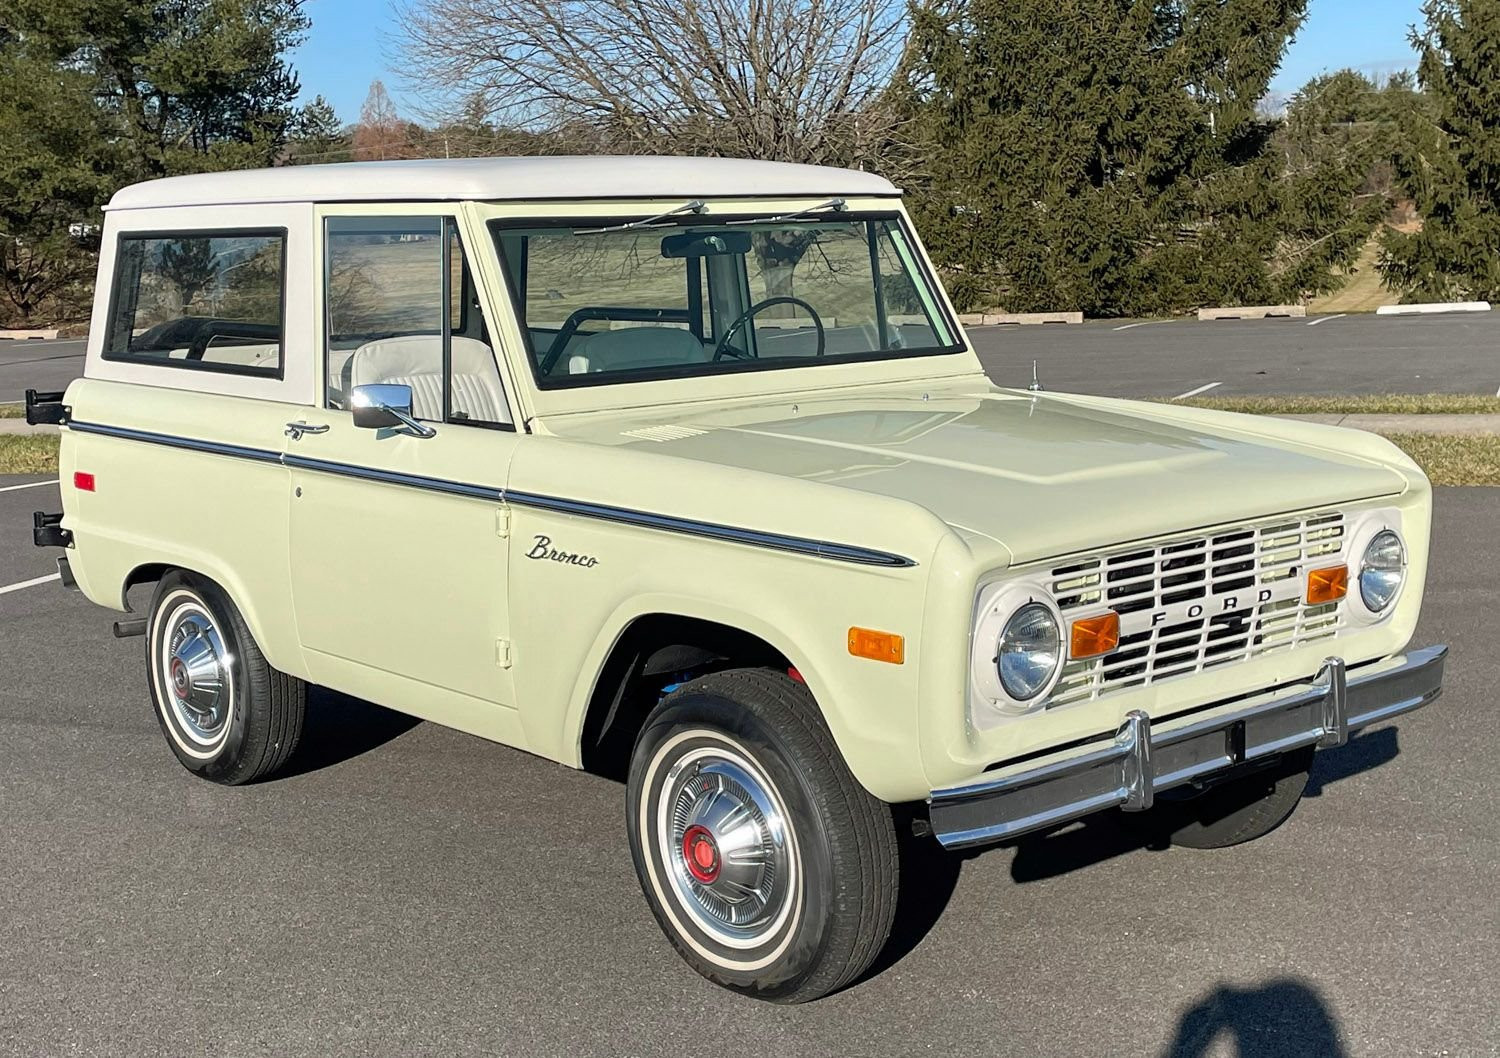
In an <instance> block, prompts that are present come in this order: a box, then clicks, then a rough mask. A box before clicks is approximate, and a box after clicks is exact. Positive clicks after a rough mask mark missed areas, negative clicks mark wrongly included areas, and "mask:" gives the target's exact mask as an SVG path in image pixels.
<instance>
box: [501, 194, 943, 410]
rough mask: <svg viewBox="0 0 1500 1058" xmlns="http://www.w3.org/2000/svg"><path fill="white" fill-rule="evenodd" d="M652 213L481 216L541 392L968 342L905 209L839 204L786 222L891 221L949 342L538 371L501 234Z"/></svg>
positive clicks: (691, 222) (704, 220)
mask: <svg viewBox="0 0 1500 1058" xmlns="http://www.w3.org/2000/svg"><path fill="white" fill-rule="evenodd" d="M652 216H653V214H652V213H649V212H636V211H631V212H626V213H605V214H598V213H592V214H591V213H580V214H558V215H549V216H546V217H537V216H513V215H512V216H499V217H494V216H492V217H487V218H485V220H484V226H485V231H486V233H487V235H488V238H489V243H490V249H491V252H492V253H493V254H494V260H495V262H496V264H497V265H498V267H499V270H500V274H501V276H502V278H503V279H504V282H505V294H506V296H507V297H508V298H509V299H510V306H509V307H510V310H511V313H512V315H513V318H514V319H515V321H516V323H517V329H518V330H519V332H520V339H521V343H522V355H523V356H524V358H525V360H526V364H527V366H528V369H529V371H530V373H531V378H532V382H533V384H534V385H535V386H536V387H537V389H538V390H539V391H541V392H544V393H556V392H559V391H568V390H581V389H602V388H613V387H617V386H630V385H636V384H638V383H644V382H677V381H689V382H698V383H702V382H704V381H705V380H708V379H714V378H719V377H721V376H732V375H746V374H763V373H766V372H778V373H779V372H788V371H798V370H807V369H814V368H825V369H828V368H837V367H848V366H850V365H858V364H863V363H881V364H887V363H893V362H900V361H912V360H923V359H927V358H930V357H942V356H952V355H954V354H956V353H964V352H967V351H968V349H969V346H968V345H967V343H966V341H965V339H964V335H963V331H962V329H961V328H960V327H959V325H958V320H957V319H956V317H955V316H954V313H953V311H952V308H951V306H950V305H949V303H948V299H947V293H946V291H945V290H944V288H943V286H942V284H941V283H940V282H939V281H938V279H937V277H936V275H934V274H933V271H932V267H931V263H930V262H929V261H928V259H927V254H926V253H925V252H924V251H923V249H922V244H921V241H920V240H919V239H918V238H917V235H916V232H915V231H914V230H913V229H912V227H911V224H910V221H909V219H908V217H907V216H906V214H905V212H904V211H902V210H901V209H899V208H891V207H887V208H874V209H871V208H852V209H846V210H842V211H839V212H829V213H827V214H810V215H798V216H797V217H796V218H795V221H793V220H792V219H791V218H787V220H786V222H787V223H788V224H791V223H809V224H816V223H818V222H819V221H825V222H826V221H828V220H835V219H836V220H838V221H840V222H848V223H867V222H870V221H876V222H880V223H885V224H888V225H890V226H891V227H892V228H893V229H895V230H896V231H898V232H899V233H900V237H901V238H902V239H903V240H904V242H905V247H906V250H907V255H908V256H909V257H910V261H911V264H912V265H913V266H914V269H915V271H914V274H913V275H912V277H911V278H912V280H913V282H920V283H925V284H926V286H927V294H928V298H927V300H928V301H929V302H930V304H931V306H932V308H933V310H934V311H935V312H936V313H937V316H938V319H936V320H934V321H933V322H934V323H936V324H938V325H939V326H940V327H941V328H943V329H946V331H947V333H948V334H949V335H950V336H951V337H952V341H951V343H950V344H948V345H937V346H930V347H923V348H919V349H875V350H870V351H868V352H862V353H836V354H832V355H828V356H820V357H817V358H812V359H809V358H802V357H777V358H768V359H765V360H761V359H750V360H741V359H733V360H724V361H718V362H713V361H709V362H706V363H704V364H702V365H692V366H688V367H687V368H684V367H679V366H672V367H665V368H662V367H656V368H643V369H635V370H624V371H616V372H607V373H599V374H579V375H555V374H543V373H542V371H541V363H542V356H543V354H544V352H545V351H539V350H538V349H537V348H536V347H535V344H534V343H533V341H532V338H531V333H530V330H529V328H528V327H527V326H526V305H525V297H524V295H523V293H522V291H521V290H520V287H519V285H518V284H517V282H516V277H515V276H514V275H513V274H512V269H511V266H510V261H509V260H508V259H507V255H506V254H505V252H504V251H503V250H502V248H501V245H500V236H501V235H502V234H503V233H504V232H506V231H514V230H517V229H523V230H535V229H538V228H587V229H599V228H608V227H612V226H616V225H624V224H630V223H631V222H633V221H634V222H638V221H640V220H642V219H646V218H650V217H652ZM785 216H786V211H785V210H784V209H780V208H777V207H774V206H768V208H765V209H761V210H753V211H747V210H744V209H737V210H735V211H733V212H724V213H720V212H718V211H714V212H713V213H711V214H709V215H707V216H702V215H699V216H691V215H690V216H683V217H681V218H676V217H674V218H671V219H670V220H663V221H662V222H661V223H652V224H645V225H640V226H639V227H637V228H635V229H634V230H635V231H636V232H639V233H646V232H655V231H660V232H663V233H667V232H670V231H671V230H679V231H685V230H687V229H688V228H690V227H694V226H707V225H718V224H728V223H736V224H740V223H747V222H755V221H775V220H777V218H778V217H785Z"/></svg>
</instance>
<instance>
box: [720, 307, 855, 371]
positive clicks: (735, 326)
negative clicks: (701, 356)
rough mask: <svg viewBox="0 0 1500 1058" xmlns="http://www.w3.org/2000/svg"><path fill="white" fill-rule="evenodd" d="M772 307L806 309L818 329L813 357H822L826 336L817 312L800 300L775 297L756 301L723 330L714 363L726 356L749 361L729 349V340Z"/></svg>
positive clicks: (737, 351) (739, 353)
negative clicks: (795, 306) (756, 315)
mask: <svg viewBox="0 0 1500 1058" xmlns="http://www.w3.org/2000/svg"><path fill="white" fill-rule="evenodd" d="M772 305H801V306H802V307H803V308H804V309H806V310H807V314H808V315H809V316H811V317H812V321H813V325H814V326H816V327H817V328H818V351H817V352H816V353H814V354H813V355H814V356H822V355H823V350H824V348H825V347H826V345H827V339H828V334H827V332H825V331H824V330H823V320H822V319H821V318H820V317H819V316H818V310H817V309H815V308H813V307H812V306H811V305H809V304H808V303H807V302H805V301H803V300H802V299H801V298H793V297H775V298H766V300H764V301H757V302H756V303H755V304H754V305H751V306H750V307H749V308H748V309H746V310H745V311H744V312H742V313H740V314H739V315H738V316H736V317H735V318H734V322H733V323H731V324H730V325H729V326H728V327H725V328H724V337H722V338H720V339H719V344H718V345H716V346H714V362H715V363H718V362H719V361H720V360H722V359H724V357H726V356H733V357H735V358H737V359H740V360H748V359H750V357H749V355H748V354H746V353H742V352H740V351H739V350H738V349H731V348H730V347H729V340H730V339H731V338H733V337H734V335H735V332H736V331H738V330H739V329H740V328H741V327H743V326H744V325H745V324H747V323H749V322H750V321H751V320H752V319H754V318H755V314H756V313H757V312H759V311H760V310H761V309H768V308H770V307H771V306H772Z"/></svg>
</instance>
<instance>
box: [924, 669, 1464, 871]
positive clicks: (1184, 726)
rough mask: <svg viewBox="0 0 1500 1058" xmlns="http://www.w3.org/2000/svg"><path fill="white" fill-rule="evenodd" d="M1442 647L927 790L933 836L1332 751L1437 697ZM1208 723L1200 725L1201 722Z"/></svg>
mask: <svg viewBox="0 0 1500 1058" xmlns="http://www.w3.org/2000/svg"><path fill="white" fill-rule="evenodd" d="M1447 656H1448V648H1447V647H1445V646H1437V647H1427V648H1426V649H1424V650H1418V651H1413V652H1412V653H1410V654H1408V655H1406V656H1405V657H1398V658H1392V659H1388V660H1386V661H1384V662H1379V663H1377V664H1374V665H1371V666H1369V667H1367V668H1361V669H1359V670H1358V671H1356V672H1355V673H1353V674H1352V675H1351V674H1348V673H1346V671H1345V666H1344V660H1343V659H1342V658H1329V659H1327V660H1326V661H1325V662H1324V663H1323V668H1322V670H1321V671H1320V672H1319V673H1318V676H1317V677H1316V679H1315V680H1314V681H1313V682H1312V683H1310V684H1308V685H1306V686H1305V687H1303V688H1300V689H1291V690H1286V691H1283V692H1282V693H1280V694H1278V695H1275V696H1269V697H1268V699H1267V700H1259V701H1252V702H1250V703H1248V704H1243V705H1239V706H1238V707H1236V705H1224V706H1219V707H1217V708H1215V707H1213V706H1210V707H1208V709H1206V710H1197V711H1195V712H1194V713H1193V714H1191V715H1188V716H1181V717H1176V718H1173V719H1170V720H1167V721H1164V722H1161V723H1159V724H1158V725H1157V726H1156V728H1155V729H1154V730H1153V727H1152V723H1151V719H1150V718H1149V717H1148V716H1147V715H1146V714H1145V713H1143V712H1139V711H1136V712H1132V713H1130V714H1129V715H1128V716H1127V718H1126V720H1125V723H1124V725H1123V726H1122V727H1121V728H1120V730H1119V731H1118V732H1116V734H1115V736H1114V738H1113V739H1112V740H1111V741H1108V742H1104V743H1102V744H1101V743H1100V742H1098V741H1094V742H1091V743H1089V744H1087V745H1084V746H1082V747H1080V748H1077V749H1075V750H1072V751H1069V752H1068V753H1066V754H1064V755H1057V756H1053V757H1050V758H1043V759H1042V760H1041V761H1028V762H1026V763H1025V764H1022V765H1019V766H1016V767H1014V768H1005V769H1001V770H1000V771H998V772H997V773H996V775H995V777H994V778H993V779H989V780H986V781H982V782H977V783H970V784H968V785H965V786H955V787H950V788H948V789H943V790H934V791H933V792H932V796H931V797H930V798H928V806H929V809H928V812H929V818H930V820H931V823H932V829H933V833H934V834H935V835H936V836H937V839H938V840H939V841H940V842H942V843H943V845H944V846H945V847H947V848H961V847H963V846H965V845H980V844H984V843H986V842H992V841H1001V840H1003V839H1006V838H1012V837H1015V836H1016V835H1018V834H1024V833H1026V832H1027V831H1030V830H1038V829H1040V828H1042V827H1049V826H1055V825H1056V824H1058V823H1063V822H1066V821H1067V820H1070V819H1076V818H1078V817H1079V816H1084V815H1088V814H1089V813H1091V812H1098V811H1100V810H1102V809H1105V808H1113V807H1116V806H1118V807H1120V808H1123V809H1125V810H1126V811H1143V810H1145V809H1147V808H1150V807H1151V804H1152V800H1153V798H1154V797H1155V795H1156V793H1157V792H1158V791H1161V790H1170V789H1171V788H1172V787H1174V786H1181V785H1183V784H1184V783H1189V782H1193V781H1195V780H1208V781H1212V780H1211V777H1212V776H1213V774H1214V773H1215V772H1222V771H1224V770H1225V769H1227V768H1232V767H1235V766H1236V765H1240V764H1245V763H1250V762H1254V761H1256V760H1261V759H1264V758H1267V757H1271V756H1274V755H1275V754H1278V753H1285V752H1286V751H1287V750H1292V749H1297V748H1299V747H1301V746H1312V745H1317V746H1341V745H1343V744H1344V743H1345V742H1346V741H1347V740H1348V738H1349V732H1351V731H1357V730H1358V729H1360V728H1362V727H1365V726H1366V725H1368V724H1373V723H1376V722H1378V721H1381V720H1388V719H1390V718H1391V717H1393V716H1400V715H1401V714H1402V713H1409V712H1411V711H1412V710H1413V709H1420V708H1421V707H1422V706H1424V705H1426V704H1427V703H1428V702H1431V701H1432V700H1433V699H1435V698H1437V696H1438V695H1439V694H1440V693H1442V689H1443V662H1444V660H1445V659H1446V658H1447ZM1205 713H1208V715H1204V714H1205Z"/></svg>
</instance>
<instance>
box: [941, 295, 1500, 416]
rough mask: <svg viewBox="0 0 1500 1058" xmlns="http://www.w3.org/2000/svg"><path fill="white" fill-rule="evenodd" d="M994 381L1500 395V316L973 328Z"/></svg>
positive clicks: (1105, 387)
mask: <svg viewBox="0 0 1500 1058" xmlns="http://www.w3.org/2000/svg"><path fill="white" fill-rule="evenodd" d="M969 335H970V337H971V338H972V339H973V341H974V345H975V348H976V349H977V350H978V352H979V357H980V359H981V360H982V361H983V362H984V366H985V370H987V371H988V372H989V375H990V378H992V379H993V380H994V381H995V382H996V383H997V384H999V385H1002V386H1024V385H1025V384H1026V383H1027V382H1029V381H1030V379H1031V362H1032V360H1033V359H1034V360H1036V361H1037V372H1038V374H1039V375H1040V376H1041V381H1042V384H1043V385H1044V386H1046V387H1047V388H1048V389H1057V390H1069V391H1074V392H1081V393H1098V394H1103V395H1105V396H1112V397H1176V396H1180V395H1183V394H1186V393H1191V392H1194V391H1198V392H1202V393H1204V394H1209V393H1212V394H1214V395H1216V396H1244V395H1247V394H1254V393H1482V394H1487V395H1490V396H1493V395H1495V394H1496V392H1497V391H1500V313H1495V312H1485V313H1475V314H1461V315H1436V316H1373V315H1357V316H1308V317H1307V318H1306V319H1267V320H1218V321H1215V322H1212V323H1200V322H1198V321H1197V320H1174V321H1154V322H1153V321H1142V320H1135V321H1126V320H1099V321H1093V322H1089V323H1085V324H1083V325H1081V326H1079V325H1062V324H1048V325H1046V326H1026V327H1018V326H1009V327H978V328H970V330H969Z"/></svg>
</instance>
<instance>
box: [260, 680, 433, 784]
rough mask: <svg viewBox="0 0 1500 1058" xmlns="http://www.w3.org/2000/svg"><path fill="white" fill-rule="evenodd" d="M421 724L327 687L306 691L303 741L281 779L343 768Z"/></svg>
mask: <svg viewBox="0 0 1500 1058" xmlns="http://www.w3.org/2000/svg"><path fill="white" fill-rule="evenodd" d="M421 722H422V721H420V720H418V719H417V718H416V717H414V716H407V715H406V714H405V713H398V712H395V711H393V710H391V709H386V708H384V707H382V706H379V705H372V704H371V703H369V702H366V701H361V700H360V699H358V698H351V697H350V696H349V695H347V694H340V693H339V692H338V691H331V690H329V689H328V688H326V687H312V686H310V687H308V688H307V719H306V721H305V722H304V726H303V728H302V741H301V742H300V743H299V744H298V746H297V751H296V752H295V753H294V754H292V759H291V760H290V761H288V762H287V766H286V768H285V769H283V770H282V771H280V772H278V773H277V776H276V777H277V778H278V779H283V778H289V777H291V776H293V775H304V774H306V773H307V772H310V771H318V770H320V769H322V768H329V767H332V766H333V765H335V764H342V763H343V762H344V761H346V760H352V759H353V758H355V757H358V756H360V755H361V754H363V753H368V752H370V750H372V749H376V748H378V747H380V746H383V745H385V744H386V743H387V742H389V741H391V740H392V739H394V738H396V737H398V736H399V735H403V734H405V733H406V732H407V731H410V730H411V729H412V728H414V727H416V726H417V725H418V724H420V723H421Z"/></svg>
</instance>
